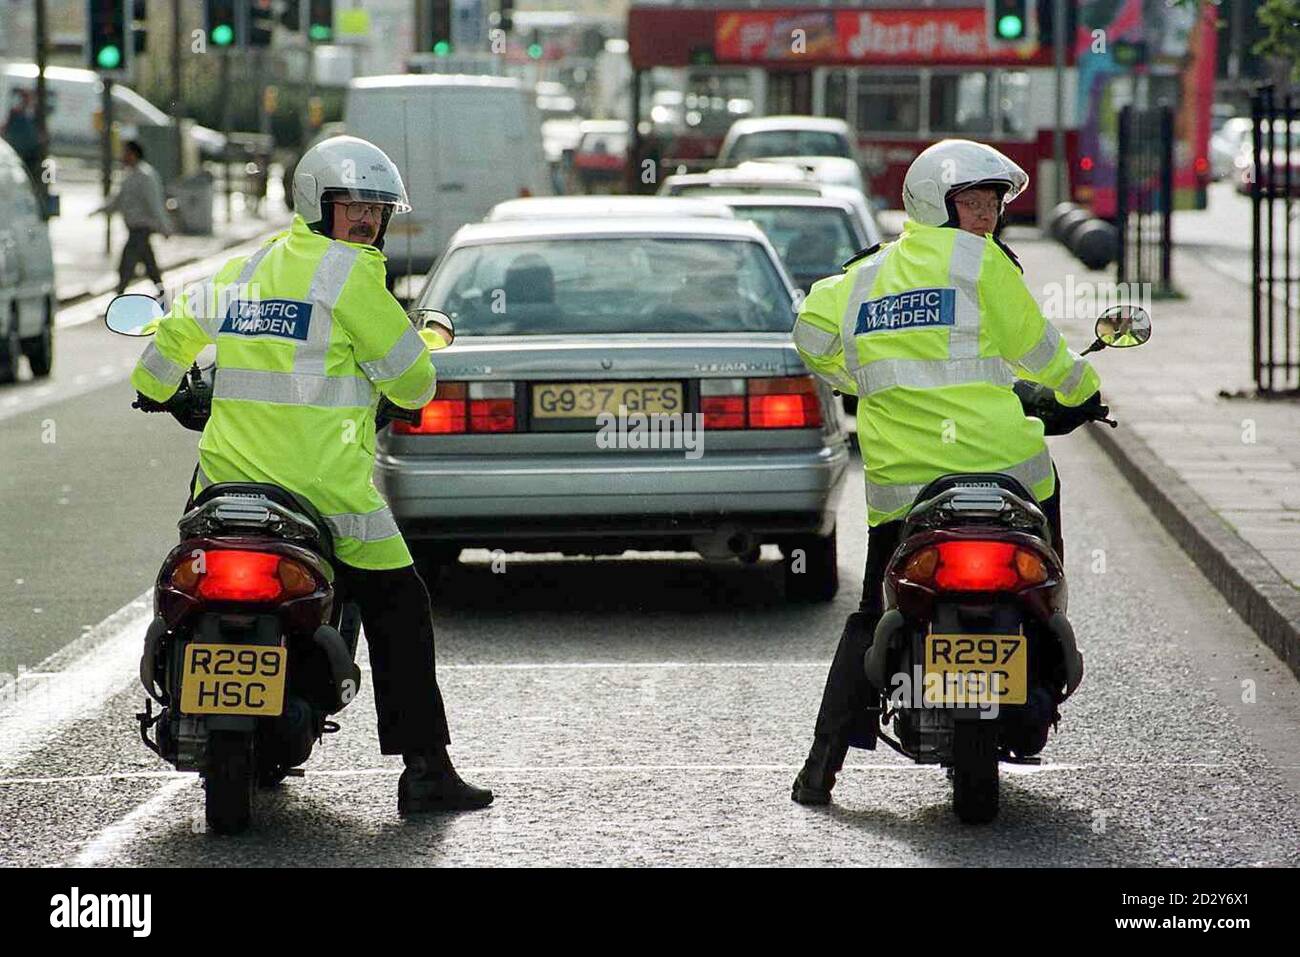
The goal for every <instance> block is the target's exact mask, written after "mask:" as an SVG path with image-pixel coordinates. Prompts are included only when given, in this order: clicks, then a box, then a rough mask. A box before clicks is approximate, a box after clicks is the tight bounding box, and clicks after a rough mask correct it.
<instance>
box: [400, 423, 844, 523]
mask: <svg viewBox="0 0 1300 957" xmlns="http://www.w3.org/2000/svg"><path fill="white" fill-rule="evenodd" d="M848 462H849V451H848V448H847V447H846V446H844V445H842V444H837V445H836V446H834V447H821V448H815V449H807V450H784V451H780V452H770V453H763V454H761V455H760V454H754V453H747V454H737V455H725V454H723V455H717V454H710V455H709V456H708V457H707V459H704V458H701V459H697V460H688V459H685V458H684V457H683V455H682V454H681V453H675V454H664V453H653V454H652V453H645V454H633V455H618V456H609V455H584V456H574V455H563V456H538V455H532V456H529V457H528V458H526V459H524V458H512V457H505V456H501V457H497V456H475V457H468V456H466V457H460V456H456V457H452V456H436V457H435V456H394V455H385V454H381V455H380V456H378V458H377V459H376V463H375V475H376V480H377V481H378V483H379V485H380V488H381V489H382V490H383V492H384V494H385V496H386V497H387V499H388V501H389V504H390V505H391V507H392V509H393V514H394V515H395V516H396V518H397V521H398V523H399V525H401V527H402V530H403V532H404V533H405V534H406V535H407V537H408V538H410V539H412V540H426V541H428V540H433V541H439V540H441V541H448V542H451V541H454V542H457V543H458V544H463V545H466V546H472V545H474V544H475V543H484V544H487V543H498V542H519V541H528V542H532V543H536V542H537V540H539V539H544V540H548V541H550V540H554V541H556V542H561V541H576V540H608V539H615V540H620V541H633V540H637V541H641V540H644V541H646V542H655V543H658V544H661V545H665V546H670V544H671V543H669V542H668V539H670V538H673V537H674V536H686V537H688V538H689V537H691V536H699V535H703V534H709V533H714V532H718V531H720V530H721V531H729V530H735V529H741V530H744V531H746V532H747V533H749V534H751V535H754V536H769V538H768V540H770V538H771V537H775V536H781V535H794V534H808V533H821V534H825V533H826V532H828V531H829V530H830V528H831V527H833V525H834V518H835V509H836V506H837V505H838V499H839V494H840V490H841V487H842V485H843V479H844V475H845V470H846V469H847V467H848ZM677 544H679V545H680V544H681V543H680V542H678V543H677ZM685 547H687V548H689V547H690V546H689V545H686V546H685Z"/></svg>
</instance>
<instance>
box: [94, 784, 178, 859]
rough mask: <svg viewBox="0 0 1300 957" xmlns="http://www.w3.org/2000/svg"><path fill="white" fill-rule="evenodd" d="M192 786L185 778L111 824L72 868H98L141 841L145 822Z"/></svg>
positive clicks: (163, 788)
mask: <svg viewBox="0 0 1300 957" xmlns="http://www.w3.org/2000/svg"><path fill="white" fill-rule="evenodd" d="M191 783H192V782H190V781H188V780H186V779H185V778H180V779H178V780H175V781H168V782H167V783H166V784H164V785H163V786H162V787H160V788H159V789H158V790H157V791H155V792H154V793H153V796H152V797H150V798H149V800H147V801H145V802H144V803H143V804H141V805H139V806H138V807H136V809H135V810H133V811H132V812H131V813H130V814H128V815H127V816H126V817H124V818H122V819H121V820H120V821H118V822H116V823H114V824H110V825H109V826H108V827H106V828H104V830H102V831H100V832H99V833H98V834H96V835H95V837H94V838H92V839H91V840H90V842H89V843H87V844H86V845H85V846H84V847H82V849H81V851H80V853H78V854H77V856H76V858H75V859H74V860H73V862H72V866H73V867H98V866H99V865H100V864H102V863H104V862H105V861H107V860H109V859H111V858H112V857H113V855H114V854H115V853H116V852H117V851H118V850H119V849H121V848H123V847H129V846H130V845H131V844H133V843H135V841H136V840H137V839H138V838H139V836H140V834H141V832H142V831H143V830H144V826H145V822H146V821H147V819H148V818H150V817H152V816H153V814H154V813H155V812H157V811H159V810H161V809H162V808H163V806H164V805H166V804H167V803H168V802H170V801H171V799H172V798H173V797H175V796H176V795H177V794H179V793H180V792H181V791H183V790H185V788H186V787H187V786H189V785H190V784H191Z"/></svg>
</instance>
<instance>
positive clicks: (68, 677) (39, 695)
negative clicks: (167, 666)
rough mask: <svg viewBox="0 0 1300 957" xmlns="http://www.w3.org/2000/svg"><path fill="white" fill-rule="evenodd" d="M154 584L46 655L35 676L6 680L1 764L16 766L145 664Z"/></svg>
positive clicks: (0, 695) (0, 712)
mask: <svg viewBox="0 0 1300 957" xmlns="http://www.w3.org/2000/svg"><path fill="white" fill-rule="evenodd" d="M152 618H153V598H152V590H151V591H148V592H145V593H144V594H143V595H141V596H140V597H138V598H136V599H135V601H133V602H130V603H129V604H127V605H125V606H124V607H122V608H120V609H119V610H118V611H116V612H114V613H113V614H112V615H110V616H109V617H108V618H105V619H104V620H103V621H102V622H100V623H99V624H98V625H96V626H95V627H94V628H92V629H91V630H90V631H88V632H87V633H86V634H84V635H82V636H81V637H80V638H78V639H76V640H75V641H73V642H72V643H71V644H70V645H67V646H66V647H65V648H63V649H61V650H60V651H57V652H55V653H54V654H53V655H51V656H50V657H49V658H46V659H45V660H44V661H42V662H41V663H40V664H39V665H37V666H36V668H35V669H34V670H33V672H31V674H33V675H35V676H39V677H33V678H32V679H30V680H24V681H22V682H21V683H20V682H18V681H11V682H8V683H6V684H5V685H3V686H0V768H5V767H12V766H14V765H16V764H17V763H18V762H20V761H22V760H23V759H24V758H25V757H27V756H29V755H30V754H32V753H33V752H35V751H37V750H38V749H39V748H41V747H42V746H43V745H46V744H48V743H49V742H50V740H51V739H52V738H54V737H56V736H57V735H59V734H60V733H62V732H63V731H65V730H66V729H67V728H68V727H69V726H71V725H72V724H74V723H75V722H77V721H80V720H83V719H85V718H87V717H90V716H91V715H94V714H95V713H96V712H97V711H99V710H100V709H101V708H102V707H103V706H104V704H105V703H107V702H108V700H109V699H110V698H112V697H113V696H114V695H116V694H117V693H118V692H120V691H121V690H122V689H123V688H125V687H126V686H127V685H128V684H129V683H130V682H131V680H132V679H133V678H134V677H135V676H136V674H137V672H138V670H139V663H140V649H141V647H142V644H143V641H144V632H145V629H146V628H147V627H148V625H149V622H150V620H152Z"/></svg>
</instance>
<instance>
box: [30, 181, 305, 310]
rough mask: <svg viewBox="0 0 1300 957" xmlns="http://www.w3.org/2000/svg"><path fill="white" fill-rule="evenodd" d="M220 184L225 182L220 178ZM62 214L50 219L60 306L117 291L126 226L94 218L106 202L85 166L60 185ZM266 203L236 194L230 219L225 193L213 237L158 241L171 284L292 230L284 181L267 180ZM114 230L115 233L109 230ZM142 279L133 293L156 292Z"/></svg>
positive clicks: (217, 201)
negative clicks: (184, 273)
mask: <svg viewBox="0 0 1300 957" xmlns="http://www.w3.org/2000/svg"><path fill="white" fill-rule="evenodd" d="M218 185H220V181H219V180H218ZM56 189H57V192H58V194H59V202H60V207H61V208H60V214H59V215H58V216H56V217H55V218H54V219H52V220H50V243H51V245H52V247H53V251H54V271H55V281H56V288H57V292H58V298H59V302H60V304H62V305H71V304H73V303H78V302H82V301H84V300H86V299H89V298H93V297H96V296H100V295H104V294H106V293H110V292H113V291H115V290H116V289H117V264H118V260H119V257H120V256H121V252H122V245H123V244H124V243H125V242H126V227H125V226H124V225H123V224H122V220H121V217H119V216H113V217H112V224H111V227H108V226H106V218H105V217H104V216H102V215H99V216H93V215H92V213H93V212H94V210H96V209H98V208H99V207H100V206H102V205H103V203H104V197H103V193H102V190H101V187H100V185H99V183H98V182H96V181H95V180H94V178H93V175H92V173H91V171H90V170H88V169H87V168H86V167H84V166H76V165H73V164H71V163H70V164H69V166H68V168H67V169H66V170H62V171H61V172H60V174H59V179H58V180H57V181H56ZM268 193H269V195H268V196H267V199H266V201H265V202H264V203H263V204H262V209H261V211H260V212H254V211H253V210H251V209H246V208H245V204H244V202H243V196H242V194H235V196H234V197H233V203H232V204H231V211H230V215H229V216H227V211H226V202H225V197H224V196H223V195H217V196H215V197H214V199H213V214H214V215H213V232H212V235H210V236H187V235H182V234H180V233H173V234H172V235H171V236H170V237H164V236H162V235H156V236H154V238H153V247H154V255H155V256H156V257H157V258H158V266H159V268H160V269H161V270H162V272H163V280H164V281H165V282H170V281H171V277H169V276H168V275H167V273H168V272H170V271H172V270H175V269H178V268H181V267H184V266H188V265H191V264H193V263H195V262H198V261H199V260H201V259H204V258H206V257H208V256H211V255H212V254H213V253H215V252H219V251H221V250H224V249H229V248H230V247H232V246H236V245H240V244H242V243H246V242H249V241H250V240H253V239H256V238H258V237H260V236H264V235H267V234H269V233H271V232H274V231H276V230H279V229H284V228H286V227H287V226H288V224H289V220H290V217H291V214H290V213H289V212H288V211H287V210H286V209H285V207H284V204H283V202H282V201H281V198H282V195H283V192H282V190H281V189H280V177H279V176H272V177H270V181H269V182H268ZM110 229H111V232H110ZM106 234H107V235H106ZM140 269H141V274H140V278H139V279H138V280H136V281H135V283H134V284H133V285H132V286H130V287H129V289H130V291H133V292H147V293H151V294H152V292H153V284H152V283H150V282H149V280H148V279H146V278H144V275H143V267H140Z"/></svg>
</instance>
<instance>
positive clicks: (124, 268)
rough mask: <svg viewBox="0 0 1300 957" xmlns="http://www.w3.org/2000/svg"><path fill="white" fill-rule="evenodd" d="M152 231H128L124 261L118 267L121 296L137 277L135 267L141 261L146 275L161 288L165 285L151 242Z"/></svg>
mask: <svg viewBox="0 0 1300 957" xmlns="http://www.w3.org/2000/svg"><path fill="white" fill-rule="evenodd" d="M150 235H151V231H150V230H148V229H128V230H127V231H126V245H125V246H123V247H122V261H121V262H120V263H119V264H118V267H117V294H118V295H119V296H120V295H122V293H124V292H126V287H127V286H128V285H129V284H130V282H131V280H132V279H133V278H135V267H136V266H137V265H138V264H139V263H144V271H145V275H147V276H148V277H149V278H150V279H151V280H152V281H153V284H154V285H155V286H157V287H158V288H159V290H161V289H162V287H163V281H162V271H161V270H159V268H158V260H156V259H154V256H153V245H152V244H151V243H150V242H149V237H150Z"/></svg>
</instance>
